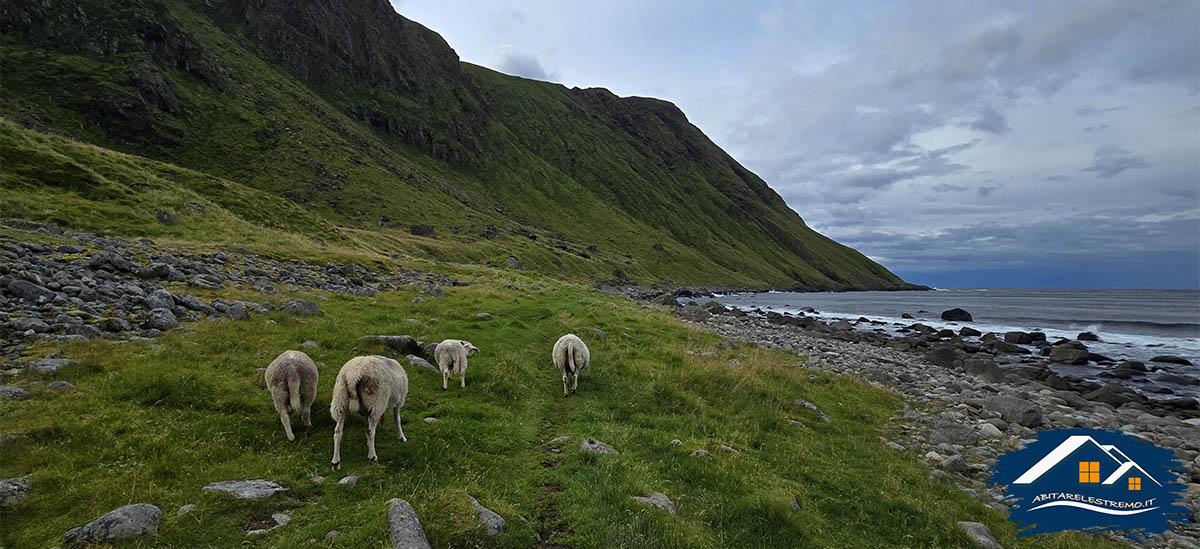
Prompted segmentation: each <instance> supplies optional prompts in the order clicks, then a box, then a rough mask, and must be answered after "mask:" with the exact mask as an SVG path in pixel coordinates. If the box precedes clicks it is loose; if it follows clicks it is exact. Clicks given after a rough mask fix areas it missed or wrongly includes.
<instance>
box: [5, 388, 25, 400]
mask: <svg viewBox="0 0 1200 549" xmlns="http://www.w3.org/2000/svg"><path fill="white" fill-rule="evenodd" d="M28 399H29V393H27V392H26V391H25V389H22V388H20V387H14V386H12V385H0V400H28Z"/></svg>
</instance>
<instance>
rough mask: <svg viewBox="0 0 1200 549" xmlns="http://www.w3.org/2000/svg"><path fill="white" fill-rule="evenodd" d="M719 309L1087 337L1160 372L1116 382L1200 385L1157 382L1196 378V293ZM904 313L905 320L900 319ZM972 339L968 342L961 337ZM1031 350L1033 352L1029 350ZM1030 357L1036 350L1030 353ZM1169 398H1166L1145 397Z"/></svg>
mask: <svg viewBox="0 0 1200 549" xmlns="http://www.w3.org/2000/svg"><path fill="white" fill-rule="evenodd" d="M714 299H716V300H717V301H719V302H721V303H724V304H725V305H727V306H732V307H738V308H740V309H743V310H745V311H748V312H749V311H752V310H753V309H754V308H755V307H757V308H759V309H761V310H762V311H775V312H779V313H784V312H790V313H797V312H801V311H802V310H803V309H805V308H807V307H811V308H812V309H815V310H816V311H817V312H816V313H811V312H806V313H805V314H806V315H807V316H810V317H817V318H820V319H822V320H827V321H828V320H835V319H847V320H850V321H851V322H853V321H855V320H857V319H858V318H860V317H865V318H867V319H870V320H872V321H879V322H882V323H883V324H870V323H859V324H858V325H856V327H855V329H858V330H863V331H873V330H883V331H885V332H888V333H892V334H894V333H895V331H896V330H897V329H899V328H901V327H903V326H909V325H912V324H913V323H915V322H920V323H923V324H927V325H929V326H933V327H935V328H939V329H940V328H943V327H946V328H951V329H954V330H955V331H957V330H958V328H959V327H961V326H971V327H972V328H975V329H976V330H979V331H981V332H983V333H985V334H986V333H988V332H996V333H997V334H998V335H1002V334H1003V333H1004V332H1009V331H1022V332H1032V331H1041V332H1044V333H1045V334H1046V335H1047V337H1048V338H1049V339H1050V341H1055V340H1056V339H1057V338H1060V337H1061V338H1067V339H1075V338H1076V337H1078V335H1079V334H1080V333H1081V332H1092V333H1093V334H1096V335H1097V336H1099V338H1100V341H1099V342H1091V341H1089V342H1084V345H1087V347H1088V349H1089V350H1090V351H1092V352H1094V353H1099V354H1102V355H1105V356H1107V357H1110V358H1113V359H1115V360H1118V361H1121V360H1139V361H1142V362H1145V363H1146V365H1147V367H1150V368H1161V369H1160V370H1159V371H1158V372H1155V373H1152V374H1150V375H1149V376H1145V377H1143V378H1140V379H1139V378H1135V379H1133V380H1127V381H1126V380H1120V381H1118V382H1119V383H1122V384H1124V385H1127V386H1130V387H1134V388H1136V389H1139V390H1142V391H1143V392H1147V391H1150V390H1153V389H1155V388H1159V387H1167V388H1170V389H1172V391H1173V392H1174V393H1175V394H1176V395H1183V396H1194V397H1198V398H1200V385H1189V384H1178V383H1168V382H1160V381H1158V380H1157V379H1156V378H1157V377H1158V376H1160V375H1162V374H1163V373H1174V374H1179V375H1183V376H1187V377H1191V378H1200V291H1198V290H1076V289H1004V288H977V289H944V290H934V291H904V292H805V293H796V292H777V291H772V292H756V293H739V294H728V295H717V296H715V297H714ZM955 307H958V308H962V309H965V310H966V311H967V312H969V313H971V316H972V317H973V318H974V321H973V322H947V321H944V320H942V319H941V313H942V311H945V310H947V309H952V308H955ZM904 313H908V314H910V315H912V316H913V318H912V319H906V318H901V315H902V314H904ZM967 339H973V338H967ZM1031 349H1033V348H1032V347H1031ZM1034 350H1035V351H1036V349H1034ZM1161 355H1173V356H1178V357H1183V358H1185V359H1187V360H1189V361H1191V362H1192V364H1193V365H1194V366H1181V365H1175V364H1165V363H1157V362H1155V363H1151V362H1150V359H1151V358H1154V357H1156V356H1161ZM1051 367H1052V369H1054V370H1055V371H1056V372H1058V373H1060V374H1071V375H1075V376H1079V377H1083V378H1085V379H1095V380H1097V381H1114V380H1111V379H1101V378H1097V377H1096V376H1097V375H1098V374H1099V373H1100V372H1103V371H1104V370H1106V369H1109V368H1111V366H1100V365H1097V364H1093V363H1089V364H1088V365H1085V366H1067V365H1061V364H1053V365H1051ZM1148 396H1167V397H1169V396H1172V395H1148Z"/></svg>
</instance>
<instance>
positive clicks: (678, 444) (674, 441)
mask: <svg viewBox="0 0 1200 549" xmlns="http://www.w3.org/2000/svg"><path fill="white" fill-rule="evenodd" d="M671 444H674V445H675V446H683V441H682V440H679V439H674V440H672V441H671Z"/></svg>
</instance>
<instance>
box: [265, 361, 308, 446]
mask: <svg viewBox="0 0 1200 549" xmlns="http://www.w3.org/2000/svg"><path fill="white" fill-rule="evenodd" d="M264 377H265V378H266V382H267V389H270V390H271V400H272V401H273V402H274V403H275V411H276V412H279V421H280V423H283V432H284V433H287V439H288V440H296V437H295V436H294V435H292V421H291V419H290V418H289V417H288V414H289V413H290V412H295V411H296V410H299V411H300V419H301V420H302V421H303V422H304V426H305V427H312V416H311V412H312V403H313V401H314V400H316V398H317V365H316V364H313V361H312V359H311V358H308V355H306V354H304V353H302V352H300V351H284V352H283V353H280V355H279V356H278V357H275V360H273V361H272V362H271V365H270V366H267V373H266V375H265V376H264Z"/></svg>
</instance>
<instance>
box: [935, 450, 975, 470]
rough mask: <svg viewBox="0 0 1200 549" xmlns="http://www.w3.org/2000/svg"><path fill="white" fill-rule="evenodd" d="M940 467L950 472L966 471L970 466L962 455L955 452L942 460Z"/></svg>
mask: <svg viewBox="0 0 1200 549" xmlns="http://www.w3.org/2000/svg"><path fill="white" fill-rule="evenodd" d="M941 465H942V468H943V469H945V470H947V471H950V472H952V473H964V474H965V473H967V472H968V471H970V470H971V467H970V466H968V465H967V460H965V459H963V457H962V455H959V454H955V455H953V456H950V457H948V458H946V459H943V460H942V463H941Z"/></svg>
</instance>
